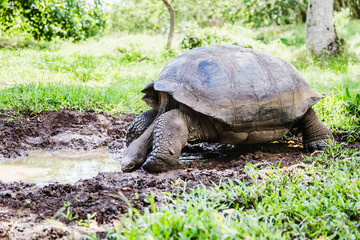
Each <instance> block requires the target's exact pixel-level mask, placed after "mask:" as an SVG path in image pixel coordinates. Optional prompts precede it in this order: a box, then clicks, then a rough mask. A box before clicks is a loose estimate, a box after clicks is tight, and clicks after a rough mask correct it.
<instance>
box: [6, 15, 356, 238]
mask: <svg viewBox="0 0 360 240" xmlns="http://www.w3.org/2000/svg"><path fill="white" fill-rule="evenodd" d="M359 23H360V22H359V21H353V22H350V23H349V24H346V25H343V26H341V25H340V26H341V27H340V28H339V29H338V31H339V32H341V34H342V37H343V38H344V39H345V45H344V49H345V50H344V52H343V53H342V54H340V55H338V56H330V57H317V56H313V55H311V54H309V53H308V51H307V49H306V45H305V26H304V25H299V26H287V27H277V26H276V27H268V28H264V29H258V30H254V29H248V28H243V27H240V26H224V27H222V28H209V29H202V30H199V31H198V32H197V33H196V34H197V36H198V37H200V38H202V39H204V42H206V43H207V44H221V43H228V44H233V43H236V44H239V45H243V46H248V47H249V46H251V47H252V48H254V49H259V50H261V51H264V52H268V53H270V54H273V55H275V56H278V57H281V58H283V59H285V60H287V61H289V62H291V63H292V64H294V65H295V66H296V67H297V68H298V69H299V71H300V72H301V73H302V74H303V76H304V77H305V78H306V79H307V80H308V82H309V84H310V85H311V86H312V87H313V88H314V89H316V90H317V91H319V92H321V93H325V94H327V97H326V98H325V99H323V100H322V101H321V102H320V103H318V104H317V105H316V106H315V109H316V110H317V112H318V115H319V116H320V118H321V119H322V120H323V121H324V122H325V124H326V125H327V126H328V127H330V128H331V129H332V130H333V131H334V132H343V133H346V134H347V135H348V136H350V140H351V136H353V139H355V138H357V137H358V136H359V130H360V127H359V112H358V111H359V103H360V97H359V100H357V98H356V94H357V93H359V92H360V84H359V80H360V63H359V56H360V24H359ZM183 38H184V35H181V34H178V35H176V38H175V40H174V45H175V48H174V50H172V51H167V50H165V49H164V46H165V43H166V42H165V41H166V37H165V36H159V35H149V34H137V35H128V34H119V35H111V36H105V37H101V38H99V39H92V40H89V41H86V42H80V43H70V42H56V43H51V44H47V43H40V44H34V43H32V42H30V43H27V42H25V43H24V42H23V41H20V40H19V42H18V43H17V44H15V43H14V40H12V41H8V42H7V44H6V47H5V48H3V49H1V50H0V64H1V65H0V69H1V71H0V109H13V110H17V111H19V112H25V113H31V112H39V111H42V110H53V109H59V108H75V109H77V110H80V111H84V110H89V109H92V110H95V111H105V112H108V113H111V114H119V113H122V112H134V113H139V112H141V111H143V110H144V109H146V108H147V107H146V105H145V104H144V103H143V102H142V101H141V96H142V95H141V93H140V90H141V89H142V87H144V86H145V85H146V84H147V83H148V82H150V81H151V80H153V79H154V78H156V76H157V74H158V73H159V72H160V70H161V69H162V67H163V66H164V65H165V64H166V62H168V61H169V60H170V59H172V58H174V57H175V56H177V55H179V54H181V53H182V52H184V51H186V50H184V49H182V48H181V44H180V42H181V40H182V39H183ZM24 45H26V46H25V47H23V46H24ZM359 157H360V153H359V150H358V149H357V150H356V149H355V150H349V149H347V148H344V146H342V145H329V146H328V151H327V152H326V153H319V154H316V155H315V156H313V157H310V158H307V159H305V160H306V161H308V163H309V164H307V165H305V164H304V165H301V166H298V167H294V168H291V169H279V168H277V167H273V168H271V167H264V166H262V167H261V166H252V165H249V166H248V167H247V170H246V174H247V176H248V177H250V178H251V179H252V180H253V181H252V184H245V182H242V181H239V182H229V181H227V180H224V183H223V184H220V185H214V187H213V188H206V189H205V188H203V187H199V188H197V189H194V190H193V191H191V192H190V193H188V194H182V195H181V196H178V197H173V196H170V195H169V197H168V204H167V205H165V206H162V207H160V208H158V207H157V206H154V205H153V207H152V210H151V211H149V212H145V213H144V214H139V213H137V212H136V210H135V209H133V210H131V211H130V212H129V215H128V216H125V217H124V220H123V221H122V222H117V223H114V227H113V228H111V229H110V230H109V232H108V236H109V237H110V235H111V236H113V237H115V238H120V239H121V238H125V239H127V238H130V239H145V238H146V239H161V238H162V239H169V238H174V239H178V238H181V239H232V238H240V239H288V238H298V239H306V238H310V239H332V238H337V239H358V238H359V237H360V236H359V230H358V229H359V227H360V226H359V219H360V195H359V188H360V178H359V173H358V169H359V167H360V165H359V162H360V161H359V160H360V159H359ZM150 201H151V197H150ZM89 238H92V239H93V238H96V237H95V236H89Z"/></svg>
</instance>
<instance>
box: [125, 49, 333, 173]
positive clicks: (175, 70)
mask: <svg viewBox="0 0 360 240" xmlns="http://www.w3.org/2000/svg"><path fill="white" fill-rule="evenodd" d="M246 84H248V85H246ZM258 85H260V86H258ZM143 92H144V93H145V96H144V97H143V99H144V100H145V101H146V102H147V104H148V105H149V106H151V107H152V109H151V110H149V111H146V112H144V113H143V114H141V115H139V116H138V117H137V118H135V119H134V121H133V122H132V124H131V125H130V127H129V128H128V131H127V134H126V145H127V146H128V148H127V150H126V152H125V154H124V157H123V158H122V159H121V166H122V170H123V171H124V172H128V171H133V170H136V169H138V168H140V167H142V168H143V169H145V170H146V171H148V172H163V171H168V170H170V169H176V168H179V167H180V164H179V162H178V159H179V157H180V154H181V150H182V149H183V148H184V146H185V145H186V143H187V142H190V143H198V142H218V143H231V144H251V143H263V142H269V141H272V140H277V139H279V138H281V137H282V136H283V135H284V134H286V132H287V131H288V130H289V129H290V128H291V127H293V126H296V127H298V128H299V129H301V130H302V133H303V143H304V146H305V148H307V149H308V150H310V151H314V150H316V149H320V148H322V145H323V144H324V142H326V141H327V140H328V139H333V137H332V134H331V132H330V131H329V130H328V129H327V128H326V127H325V126H324V125H323V124H322V123H321V122H320V121H319V119H318V117H317V116H316V114H315V112H314V110H313V109H312V107H311V106H312V105H313V104H314V103H316V102H317V101H319V100H320V99H321V98H322V97H323V96H322V95H320V94H318V93H316V92H314V91H313V90H311V88H310V87H309V86H308V84H307V83H306V81H305V80H304V79H303V78H302V77H301V75H300V74H299V73H298V72H297V70H296V69H295V68H294V67H293V66H291V65H290V64H289V63H287V62H285V61H283V60H281V59H278V58H275V57H272V56H270V55H267V54H263V53H260V52H257V51H254V50H251V49H243V48H241V47H237V46H214V47H205V48H198V49H195V50H191V51H189V52H187V53H185V54H183V55H181V56H179V57H178V58H176V59H175V60H173V61H171V62H170V63H169V64H168V65H167V66H166V67H165V68H164V70H163V71H162V72H161V73H160V74H159V76H158V78H157V79H156V80H155V81H154V82H151V83H150V84H148V85H147V86H146V87H145V88H144V89H143ZM229 99H230V100H229ZM254 104H255V105H254Z"/></svg>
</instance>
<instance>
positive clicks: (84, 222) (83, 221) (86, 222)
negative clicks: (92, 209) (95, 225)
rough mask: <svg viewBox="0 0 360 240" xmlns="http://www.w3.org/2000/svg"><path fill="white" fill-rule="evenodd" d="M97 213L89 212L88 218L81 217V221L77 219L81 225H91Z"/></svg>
mask: <svg viewBox="0 0 360 240" xmlns="http://www.w3.org/2000/svg"><path fill="white" fill-rule="evenodd" d="M95 215H96V213H93V214H87V215H86V217H87V219H86V220H83V219H80V220H79V221H77V222H76V223H77V224H78V225H80V226H83V227H89V226H90V224H91V222H92V221H93V219H94V217H95Z"/></svg>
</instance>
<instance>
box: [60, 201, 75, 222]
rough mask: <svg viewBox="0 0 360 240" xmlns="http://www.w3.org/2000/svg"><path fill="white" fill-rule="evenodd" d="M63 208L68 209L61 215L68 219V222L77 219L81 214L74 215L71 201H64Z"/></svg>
mask: <svg viewBox="0 0 360 240" xmlns="http://www.w3.org/2000/svg"><path fill="white" fill-rule="evenodd" d="M63 208H65V209H66V214H65V213H60V216H62V217H64V218H65V219H66V222H67V223H69V222H71V221H73V220H75V219H77V218H78V217H79V216H78V215H75V216H74V215H73V212H72V210H71V208H70V203H68V202H66V201H64V206H63Z"/></svg>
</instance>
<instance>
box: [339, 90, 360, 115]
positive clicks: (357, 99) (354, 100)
mask: <svg viewBox="0 0 360 240" xmlns="http://www.w3.org/2000/svg"><path fill="white" fill-rule="evenodd" d="M343 104H344V105H345V107H346V109H347V110H348V112H349V114H350V115H351V116H352V118H353V120H354V121H356V119H357V118H359V117H360V93H357V94H356V95H352V94H351V93H350V91H349V89H348V88H346V89H345V98H344V101H343ZM357 122H358V121H357Z"/></svg>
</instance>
